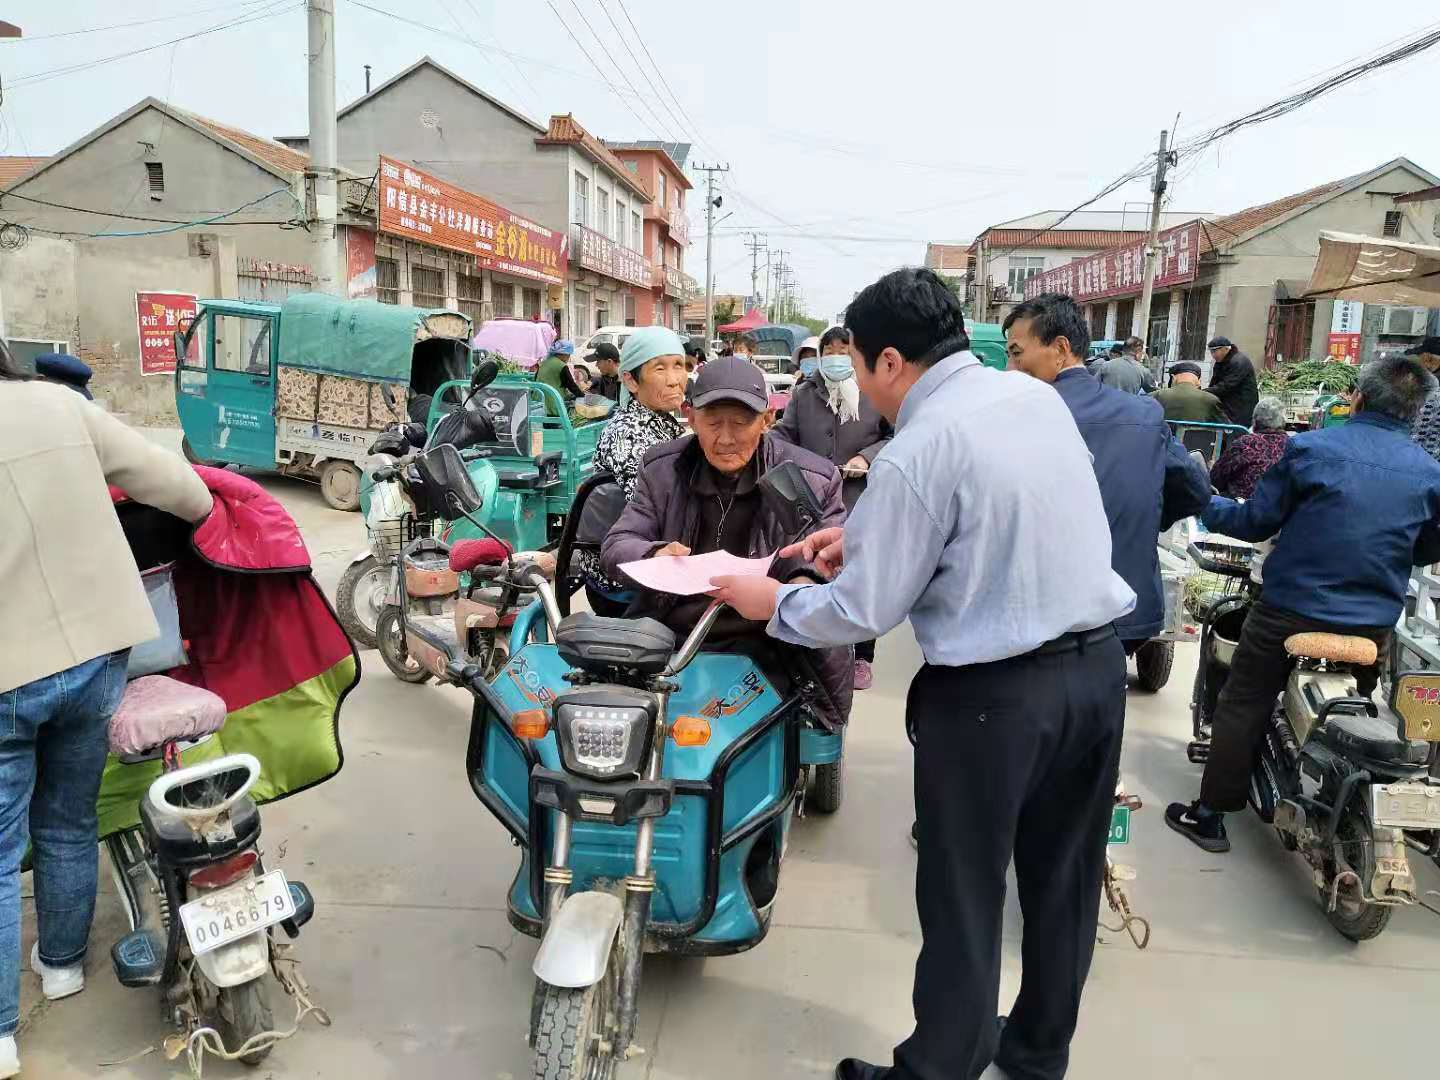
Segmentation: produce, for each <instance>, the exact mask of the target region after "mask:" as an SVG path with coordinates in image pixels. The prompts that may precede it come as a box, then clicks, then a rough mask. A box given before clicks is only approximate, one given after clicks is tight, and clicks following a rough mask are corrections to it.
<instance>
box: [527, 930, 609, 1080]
mask: <svg viewBox="0 0 1440 1080" xmlns="http://www.w3.org/2000/svg"><path fill="white" fill-rule="evenodd" d="M614 959H615V958H614V957H613V956H612V957H611V962H612V963H613V962H614ZM602 981H603V980H602ZM535 984H536V985H535V995H536V997H538V998H539V999H540V1000H539V1014H538V1019H537V1022H536V1025H535V1073H534V1080H609V1078H610V1077H613V1076H614V1075H615V1059H614V1058H613V1057H612V1058H610V1060H609V1061H608V1062H606V1063H604V1064H603V1065H602V1067H601V1069H600V1071H599V1074H598V1076H597V1075H596V1073H595V1071H594V1070H592V1069H590V1068H588V1067H587V1064H586V1060H585V1057H586V1055H585V1046H586V1043H587V1042H588V1040H589V1032H590V1013H591V1009H592V1007H593V1006H594V1004H595V1001H596V999H597V998H598V997H599V993H600V986H599V984H597V985H595V986H586V987H581V988H580V989H567V988H565V987H560V986H551V985H550V984H549V983H545V982H541V981H540V980H539V979H536V980H535ZM592 1064H593V1062H592Z"/></svg>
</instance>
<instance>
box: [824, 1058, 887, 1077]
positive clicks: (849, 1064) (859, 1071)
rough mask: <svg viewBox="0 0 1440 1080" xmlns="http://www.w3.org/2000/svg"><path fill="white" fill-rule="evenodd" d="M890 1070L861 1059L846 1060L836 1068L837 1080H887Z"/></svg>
mask: <svg viewBox="0 0 1440 1080" xmlns="http://www.w3.org/2000/svg"><path fill="white" fill-rule="evenodd" d="M889 1075H890V1070H889V1069H887V1068H882V1067H881V1066H879V1065H871V1064H870V1063H869V1062H868V1061H861V1060H860V1059H859V1058H846V1059H845V1060H844V1061H842V1062H840V1064H839V1065H836V1066H835V1080H885V1077H887V1076H889Z"/></svg>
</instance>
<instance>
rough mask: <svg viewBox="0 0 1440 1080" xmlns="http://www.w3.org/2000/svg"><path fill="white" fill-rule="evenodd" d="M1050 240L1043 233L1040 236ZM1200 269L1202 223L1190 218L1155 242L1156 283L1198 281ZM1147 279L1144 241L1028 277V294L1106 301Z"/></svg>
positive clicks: (1037, 243) (1135, 290) (1037, 242)
mask: <svg viewBox="0 0 1440 1080" xmlns="http://www.w3.org/2000/svg"><path fill="white" fill-rule="evenodd" d="M1044 245H1045V239H1044V237H1043V236H1042V237H1039V238H1037V239H1036V240H1035V246H1036V247H1043V246H1044ZM1199 269H1200V222H1198V221H1191V222H1187V223H1186V224H1184V225H1177V226H1176V227H1175V228H1173V229H1166V230H1165V231H1164V232H1162V233H1161V234H1160V236H1159V237H1158V239H1157V241H1156V257H1155V288H1156V289H1157V290H1159V289H1166V288H1169V287H1170V286H1171V285H1182V284H1184V283H1185V282H1187V281H1194V280H1195V275H1196V274H1197V273H1198V272H1199ZM1144 281H1145V241H1144V240H1137V241H1136V242H1135V243H1133V244H1127V245H1125V246H1124V247H1116V248H1110V249H1109V250H1107V251H1101V252H1097V253H1096V254H1094V255H1087V256H1086V257H1085V258H1083V259H1072V260H1071V261H1070V262H1068V263H1066V264H1065V265H1064V266H1057V267H1055V268H1054V269H1052V270H1046V271H1044V272H1043V273H1039V274H1036V275H1034V276H1033V277H1031V278H1030V279H1029V280H1028V281H1026V282H1025V297H1026V299H1030V298H1032V297H1036V296H1039V295H1040V294H1041V293H1048V292H1055V293H1063V294H1064V295H1066V296H1068V297H1070V298H1071V299H1072V300H1074V301H1075V302H1076V303H1080V304H1084V303H1088V302H1089V301H1092V300H1106V299H1109V298H1111V297H1116V296H1128V295H1130V294H1132V293H1133V294H1135V295H1139V293H1140V291H1141V289H1142V288H1143V287H1144Z"/></svg>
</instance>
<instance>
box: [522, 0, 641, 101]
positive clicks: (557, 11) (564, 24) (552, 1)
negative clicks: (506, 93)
mask: <svg viewBox="0 0 1440 1080" xmlns="http://www.w3.org/2000/svg"><path fill="white" fill-rule="evenodd" d="M545 2H546V3H547V4H549V5H550V10H551V11H552V12H553V13H554V15H555V20H556V21H557V22H558V23H559V24H560V26H561V27H562V28H563V29H564V31H565V33H566V34H568V35H569V36H570V40H571V41H573V42H574V43H575V47H576V48H578V49H579V50H580V51H581V52H582V53H584V55H585V59H586V60H588V61H589V62H590V66H591V67H592V68H594V69H595V74H597V75H599V76H600V81H601V82H603V83H604V84H605V85H606V86H608V87H609V88H610V89H611V90H612V91H613V92H614V94H615V96H616V97H617V98H619V99H620V104H622V105H624V106H625V108H627V109H629V110H630V115H631V116H633V117H635V119H636V120H638V121H639V122H640V126H641V128H642V129H643V128H644V127H645V126H646V122H645V120H644V119H643V118H642V117H641V116H640V114H639V113H638V112H636V111H635V108H634V106H632V105H631V104H630V102H629V101H627V100H626V98H625V95H624V94H623V93H621V91H620V88H619V87H618V86H616V85H615V84H614V83H612V82H611V81H610V80H609V79H607V78H606V77H605V71H604V69H603V68H601V67H600V65H599V64H597V63H596V62H595V58H594V57H593V56H591V55H590V50H589V49H587V48H586V47H585V45H584V43H583V42H582V41H581V40H580V39H579V38H578V37H576V36H575V31H573V30H571V29H570V24H569V23H567V22H566V21H565V20H564V19H563V18H561V16H560V9H559V8H557V7H556V6H555V0H545Z"/></svg>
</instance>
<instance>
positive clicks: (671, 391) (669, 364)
mask: <svg viewBox="0 0 1440 1080" xmlns="http://www.w3.org/2000/svg"><path fill="white" fill-rule="evenodd" d="M688 381H689V372H688V371H687V370H686V367H685V345H684V343H683V342H682V341H681V340H680V336H679V335H678V334H676V333H675V332H674V331H673V330H667V329H666V328H665V327H663V326H646V327H644V328H642V329H639V330H636V331H635V332H634V333H633V334H631V335H630V336H629V337H628V338H627V339H626V340H625V345H624V347H623V348H622V349H621V350H620V407H619V408H618V409H616V410H615V412H614V413H612V414H611V417H610V422H609V423H608V424H606V425H605V430H604V432H602V433H601V435H600V441H599V443H598V444H597V445H596V447H595V471H596V472H597V473H602V472H608V473H610V474H612V475H613V476H614V477H615V481H616V483H617V484H618V485H619V487H620V490H621V492H622V493H623V494H624V498H625V501H627V502H628V501H629V499H630V495H631V493H632V492H633V491H634V490H635V479H636V477H637V476H638V475H639V474H640V463H641V461H643V460H644V457H645V454H646V452H647V451H648V450H649V449H650V448H651V447H652V446H658V445H659V444H660V443H664V442H669V441H670V440H672V439H678V438H680V436H682V435H684V434H685V425H684V424H682V423H681V422H680V421H679V420H677V419H676V418H675V415H674V414H675V412H676V411H678V410H679V408H680V406H681V404H682V403H683V402H684V400H685V386H686V383H687V382H688ZM623 509H624V505H623V504H622V503H619V502H618V500H617V505H616V506H615V508H614V511H615V513H614V518H618V517H619V515H620V511H621V510H623ZM585 516H586V518H588V517H589V516H590V515H589V514H588V513H587V514H586V515H585ZM614 518H611V520H610V522H609V524H613V523H614ZM580 527H581V530H582V532H589V531H591V530H592V529H594V530H595V531H599V529H598V527H596V526H594V525H593V524H592V523H590V522H587V521H584V520H582V522H581V526H580ZM607 528H608V526H607ZM581 539H590V538H589V537H582V538H581ZM594 539H596V540H599V539H603V533H602V535H601V536H599V537H595V538H594ZM575 563H576V569H577V570H578V571H579V572H580V573H581V575H583V576H584V578H585V595H586V597H587V599H589V601H590V609H591V610H592V611H594V612H595V613H596V614H597V615H622V614H624V612H625V608H626V607H628V606H629V602H630V598H629V595H628V589H629V588H630V586H628V585H624V584H621V583H620V582H617V581H612V580H611V579H609V578H607V577H606V576H605V575H604V574H603V573H602V572H601V571H600V555H599V551H598V550H591V549H589V548H584V549H581V551H580V552H579V553H578V554H577V555H576V559H575Z"/></svg>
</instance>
